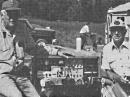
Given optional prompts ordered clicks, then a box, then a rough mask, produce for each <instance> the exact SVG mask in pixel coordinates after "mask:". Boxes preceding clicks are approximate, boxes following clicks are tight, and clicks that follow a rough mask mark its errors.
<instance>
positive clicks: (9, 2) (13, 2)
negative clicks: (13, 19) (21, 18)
mask: <svg viewBox="0 0 130 97" xmlns="http://www.w3.org/2000/svg"><path fill="white" fill-rule="evenodd" d="M18 6H19V3H18V1H17V0H5V2H3V3H2V9H7V8H17V7H18Z"/></svg>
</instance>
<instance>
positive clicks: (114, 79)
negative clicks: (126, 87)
mask: <svg viewBox="0 0 130 97" xmlns="http://www.w3.org/2000/svg"><path fill="white" fill-rule="evenodd" d="M110 31H111V34H112V41H111V42H110V43H108V44H107V45H105V46H104V48H103V58H102V66H101V76H102V82H103V83H105V84H106V83H107V84H109V85H112V84H113V83H120V82H126V81H128V80H126V78H127V77H129V76H130V44H129V42H128V41H125V35H126V32H127V28H126V25H125V23H124V22H123V21H122V20H121V19H116V20H115V21H113V22H112V23H111V25H110ZM108 79H109V80H108ZM107 96H108V95H107ZM107 96H106V97H107ZM108 97H109V96H108Z"/></svg>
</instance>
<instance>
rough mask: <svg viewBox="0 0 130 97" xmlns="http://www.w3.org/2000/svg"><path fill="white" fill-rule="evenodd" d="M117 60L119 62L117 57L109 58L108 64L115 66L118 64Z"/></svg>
mask: <svg viewBox="0 0 130 97" xmlns="http://www.w3.org/2000/svg"><path fill="white" fill-rule="evenodd" d="M116 60H117V58H116V57H114V56H110V57H109V58H108V63H109V65H111V64H113V63H114V62H116Z"/></svg>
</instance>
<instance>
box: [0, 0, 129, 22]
mask: <svg viewBox="0 0 130 97" xmlns="http://www.w3.org/2000/svg"><path fill="white" fill-rule="evenodd" d="M3 1H5V0H0V5H1V4H2V2H3ZM18 1H19V2H20V7H21V8H22V13H23V14H24V15H26V16H31V17H35V18H42V19H45V20H50V21H55V20H65V21H66V20H67V21H87V22H105V19H106V14H107V10H108V9H109V8H110V7H115V6H117V5H119V4H123V3H126V2H130V0H18Z"/></svg>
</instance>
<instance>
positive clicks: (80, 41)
mask: <svg viewBox="0 0 130 97" xmlns="http://www.w3.org/2000/svg"><path fill="white" fill-rule="evenodd" d="M81 43H82V40H81V38H80V37H77V38H76V50H77V51H80V50H81Z"/></svg>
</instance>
